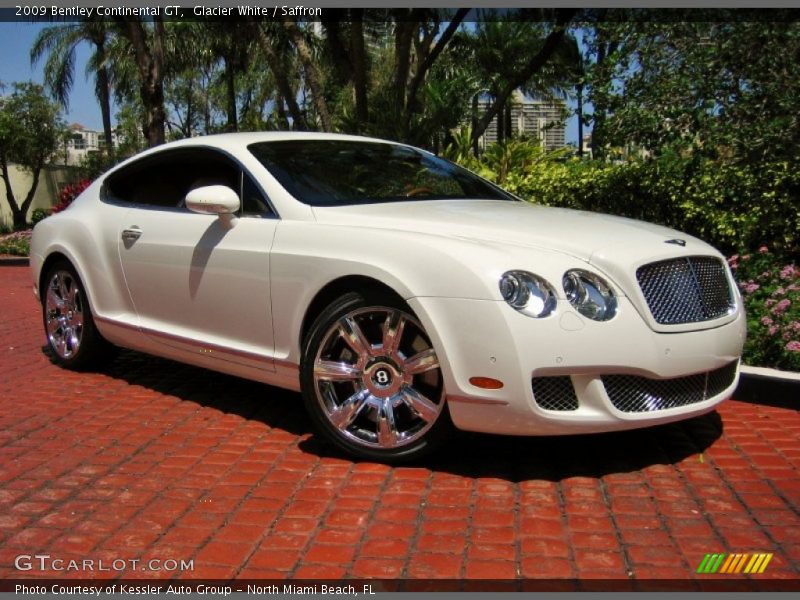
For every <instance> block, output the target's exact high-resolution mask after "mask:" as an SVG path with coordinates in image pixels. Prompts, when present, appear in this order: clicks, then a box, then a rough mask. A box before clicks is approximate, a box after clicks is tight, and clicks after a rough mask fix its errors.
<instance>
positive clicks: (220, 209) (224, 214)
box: [186, 185, 241, 227]
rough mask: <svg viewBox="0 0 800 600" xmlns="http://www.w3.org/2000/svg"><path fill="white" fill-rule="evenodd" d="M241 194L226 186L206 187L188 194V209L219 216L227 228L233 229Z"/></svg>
mask: <svg viewBox="0 0 800 600" xmlns="http://www.w3.org/2000/svg"><path fill="white" fill-rule="evenodd" d="M240 207H241V204H240V202H239V194H237V193H236V192H234V191H233V190H232V189H231V188H229V187H228V186H226V185H206V186H203V187H199V188H197V189H194V190H192V191H191V192H189V193H188V194H186V208H188V209H189V210H191V211H192V212H196V213H200V214H203V215H218V216H219V218H220V221H222V223H223V225H225V226H226V227H232V226H233V223H234V214H235V213H236V211H238V210H239V208H240Z"/></svg>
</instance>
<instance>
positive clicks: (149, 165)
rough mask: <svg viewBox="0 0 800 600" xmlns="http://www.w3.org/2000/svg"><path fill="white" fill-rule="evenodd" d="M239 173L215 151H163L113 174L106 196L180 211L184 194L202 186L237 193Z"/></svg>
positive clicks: (205, 149)
mask: <svg viewBox="0 0 800 600" xmlns="http://www.w3.org/2000/svg"><path fill="white" fill-rule="evenodd" d="M239 173H240V171H239V168H238V165H236V164H235V163H234V162H233V161H232V160H231V159H229V158H228V157H227V156H225V155H224V154H221V153H219V152H217V151H216V150H211V149H208V148H187V149H175V150H166V151H163V152H159V153H158V154H155V155H153V156H147V157H145V158H142V159H141V160H138V161H136V162H134V163H133V164H131V165H129V166H127V167H125V168H124V169H122V170H120V171H118V172H116V173H114V174H113V175H112V176H111V177H109V179H108V180H107V181H106V192H107V194H108V196H109V197H110V198H111V199H113V200H116V201H122V202H130V203H133V204H142V205H146V206H152V207H154V208H180V207H183V206H184V199H185V198H186V194H187V193H189V192H190V191H191V190H193V189H195V188H198V187H201V186H204V185H227V186H228V187H230V188H232V189H234V190H239V181H240V176H239Z"/></svg>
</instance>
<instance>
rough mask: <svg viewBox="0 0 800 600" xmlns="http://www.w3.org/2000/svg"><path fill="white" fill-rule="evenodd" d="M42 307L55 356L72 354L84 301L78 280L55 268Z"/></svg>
mask: <svg viewBox="0 0 800 600" xmlns="http://www.w3.org/2000/svg"><path fill="white" fill-rule="evenodd" d="M44 311H45V315H44V319H45V328H46V330H47V339H48V341H49V342H50V347H51V348H52V349H53V351H54V352H55V353H56V354H57V355H58V356H59V358H62V359H70V358H73V357H74V356H75V354H76V353H77V352H78V350H79V349H80V346H81V340H82V339H83V331H84V302H83V295H82V291H81V287H80V284H79V283H78V281H77V280H76V279H75V277H74V276H73V275H72V274H71V273H69V272H68V271H63V270H59V271H56V272H55V273H53V275H52V276H51V277H50V280H49V281H48V283H47V290H46V292H45V300H44Z"/></svg>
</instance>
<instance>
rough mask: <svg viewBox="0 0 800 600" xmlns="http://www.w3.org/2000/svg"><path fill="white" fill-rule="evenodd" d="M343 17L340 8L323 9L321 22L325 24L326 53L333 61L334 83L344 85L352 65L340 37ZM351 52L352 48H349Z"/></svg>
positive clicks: (348, 78) (350, 73)
mask: <svg viewBox="0 0 800 600" xmlns="http://www.w3.org/2000/svg"><path fill="white" fill-rule="evenodd" d="M343 17H344V10H343V9H340V8H330V9H327V10H326V11H325V18H324V19H322V24H323V25H324V26H325V31H326V32H327V35H326V36H325V42H326V44H327V46H328V53H329V55H330V57H331V60H332V61H333V77H334V81H335V82H336V85H337V86H339V87H341V86H343V85H345V84H346V83H347V82H348V81H349V80H350V79H351V77H352V70H353V67H352V65H351V60H350V56H348V53H347V48H346V47H345V45H344V44H343V43H342V39H341V31H342V27H341V22H342V20H343ZM351 52H352V49H351Z"/></svg>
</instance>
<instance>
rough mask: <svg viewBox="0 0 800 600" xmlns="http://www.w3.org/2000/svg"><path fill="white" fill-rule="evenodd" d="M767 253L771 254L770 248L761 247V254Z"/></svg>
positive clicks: (759, 250) (759, 251)
mask: <svg viewBox="0 0 800 600" xmlns="http://www.w3.org/2000/svg"><path fill="white" fill-rule="evenodd" d="M767 252H769V248H767V247H766V246H761V248H759V249H758V253H759V254H766V253H767Z"/></svg>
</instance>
